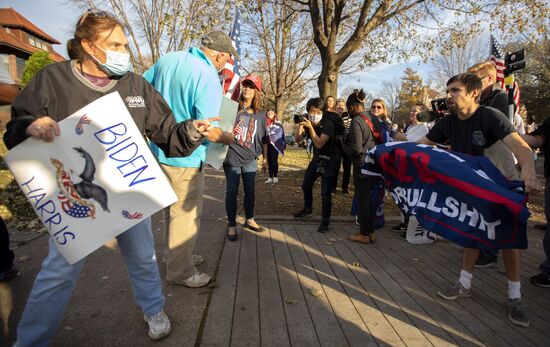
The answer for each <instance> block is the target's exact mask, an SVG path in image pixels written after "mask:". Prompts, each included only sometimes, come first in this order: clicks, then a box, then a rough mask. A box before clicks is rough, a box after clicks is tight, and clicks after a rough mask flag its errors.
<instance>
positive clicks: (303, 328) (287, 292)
mask: <svg viewBox="0 0 550 347" xmlns="http://www.w3.org/2000/svg"><path fill="white" fill-rule="evenodd" d="M283 229H285V228H284V227H283ZM283 231H284V230H283ZM270 235H271V240H272V245H273V253H274V255H275V263H276V265H277V275H278V277H279V285H280V288H281V295H282V297H283V301H284V302H285V305H284V311H285V317H286V322H287V329H288V336H289V338H290V343H291V344H292V345H293V346H319V345H320V344H319V339H318V338H317V334H316V331H315V326H314V325H313V321H312V320H311V316H310V314H309V310H308V307H307V304H306V300H305V298H304V295H303V292H302V287H301V286H300V282H299V281H298V274H297V273H296V270H295V268H294V264H293V263H292V258H291V257H290V252H289V249H288V245H287V244H286V240H285V236H284V234H283V232H282V231H279V230H277V229H270Z"/></svg>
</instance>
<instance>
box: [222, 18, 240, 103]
mask: <svg viewBox="0 0 550 347" xmlns="http://www.w3.org/2000/svg"><path fill="white" fill-rule="evenodd" d="M229 36H230V37H231V40H233V46H235V49H236V50H237V53H239V55H240V54H241V19H240V14H239V9H238V8H237V10H236V11H235V20H234V21H233V29H231V33H230V34H229ZM233 58H234V57H231V58H230V59H229V60H228V61H227V63H225V66H224V67H223V68H222V70H221V71H220V80H221V84H222V89H223V95H224V96H225V97H226V98H228V99H231V100H235V101H237V99H238V98H239V94H240V93H241V84H240V79H241V77H240V75H239V67H240V65H241V63H240V61H239V60H233Z"/></svg>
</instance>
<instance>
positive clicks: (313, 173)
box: [302, 159, 335, 224]
mask: <svg viewBox="0 0 550 347" xmlns="http://www.w3.org/2000/svg"><path fill="white" fill-rule="evenodd" d="M319 166H320V161H319V160H317V159H315V160H312V161H310V162H309V165H308V166H307V169H306V173H305V174H304V180H303V182H302V191H303V192H304V208H305V209H312V208H313V186H314V184H315V181H317V178H318V177H321V202H322V210H323V211H322V213H321V217H322V218H323V223H327V224H328V223H329V221H330V214H331V210H332V184H333V180H334V170H335V164H333V165H327V166H326V167H325V173H324V174H323V175H319V173H318V170H319Z"/></svg>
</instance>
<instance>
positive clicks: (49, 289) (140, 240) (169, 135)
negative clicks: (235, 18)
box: [4, 10, 210, 347]
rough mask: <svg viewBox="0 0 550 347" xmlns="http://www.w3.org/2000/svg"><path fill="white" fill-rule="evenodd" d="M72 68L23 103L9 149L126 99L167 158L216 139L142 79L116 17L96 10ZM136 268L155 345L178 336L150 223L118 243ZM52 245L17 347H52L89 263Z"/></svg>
mask: <svg viewBox="0 0 550 347" xmlns="http://www.w3.org/2000/svg"><path fill="white" fill-rule="evenodd" d="M67 50H68V52H69V56H70V57H71V59H72V60H70V61H66V62H61V63H56V64H52V65H50V66H48V67H46V68H44V69H43V70H41V71H40V72H39V73H38V74H37V75H36V76H35V77H34V78H33V79H32V80H31V81H30V83H29V84H28V86H27V87H26V88H25V89H24V90H23V91H22V92H21V94H20V95H19V96H18V97H17V99H16V100H15V102H14V103H13V106H12V120H11V121H10V122H9V123H8V125H7V131H6V133H5V135H4V142H5V143H6V145H7V146H8V148H12V147H14V146H15V145H17V144H18V143H20V142H22V141H24V140H25V139H26V138H28V137H35V138H37V139H41V140H43V141H46V142H52V141H55V138H56V137H57V136H62V135H63V134H60V128H59V125H58V122H59V121H61V120H63V119H64V118H66V117H68V116H69V115H71V114H73V113H74V112H76V111H78V110H80V109H81V108H83V107H84V106H86V105H88V104H90V103H91V102H93V101H95V100H97V99H99V98H100V97H102V96H104V95H107V94H110V93H113V92H118V93H119V94H120V96H121V97H122V99H123V100H124V102H125V104H126V107H127V109H128V112H129V113H130V115H131V116H132V118H133V120H134V121H135V123H136V125H137V127H138V129H139V131H140V132H141V133H142V134H144V135H146V136H147V137H148V138H149V140H150V141H152V142H154V143H155V144H157V145H158V146H159V147H160V148H162V149H163V150H164V151H165V153H166V154H167V155H172V156H185V155H188V154H189V153H191V152H192V151H193V150H194V149H195V148H196V147H197V146H198V145H199V144H200V143H201V142H202V140H203V138H204V136H206V135H207V134H208V131H209V129H210V124H209V122H208V121H187V122H184V123H179V124H176V122H175V120H174V117H172V115H171V110H170V108H169V107H168V105H167V104H166V103H165V102H164V100H163V98H162V97H161V96H160V95H159V94H158V93H157V92H156V91H155V89H154V88H153V87H152V86H151V85H149V83H147V82H146V81H145V80H144V79H143V78H142V77H141V76H139V75H136V74H134V73H132V72H130V71H129V70H130V68H131V63H130V54H129V50H128V40H127V39H126V36H125V34H124V31H123V25H122V24H121V23H120V22H119V21H118V20H117V19H116V18H115V17H114V16H113V15H112V14H110V13H108V12H104V11H98V10H88V11H87V12H86V13H84V15H82V17H80V19H79V20H78V23H77V25H76V30H75V33H74V38H73V39H71V40H70V41H69V42H68V44H67ZM117 240H118V244H119V246H120V249H121V251H122V255H123V256H124V260H125V262H126V265H127V267H128V273H129V277H130V282H131V284H132V288H133V293H134V298H135V300H136V301H137V303H138V304H139V306H140V307H141V309H142V310H143V313H144V319H145V321H146V322H147V323H148V325H149V337H150V338H151V339H154V340H157V339H161V338H163V337H165V336H168V334H170V330H171V325H170V320H169V319H168V317H167V316H166V314H165V313H164V310H163V307H164V295H163V293H162V288H161V281H160V276H159V269H158V265H157V261H156V257H155V250H154V243H153V235H152V232H151V223H150V219H149V218H147V219H145V220H143V221H142V222H141V223H139V224H137V225H135V226H133V227H131V228H130V229H128V230H127V231H125V232H124V233H122V234H120V235H119V236H117ZM56 242H59V241H56V240H54V239H53V238H50V241H49V254H48V256H47V258H46V259H45V260H44V262H43V264H42V269H41V271H40V273H39V274H38V276H37V277H36V280H35V283H34V286H33V289H32V291H31V293H30V296H29V299H28V301H27V305H26V307H25V310H24V312H23V315H22V317H21V321H20V322H19V326H18V329H17V343H16V345H17V346H20V347H22V346H45V345H48V344H50V343H51V341H52V339H53V337H54V334H55V332H56V330H57V329H58V327H59V324H60V322H61V319H62V318H63V313H64V311H65V307H66V306H67V304H68V302H69V300H70V298H71V295H72V291H73V289H74V287H75V285H76V281H77V279H78V277H79V274H80V272H81V270H82V266H83V265H84V261H83V260H81V261H78V262H76V263H74V264H72V265H71V264H69V263H68V262H67V261H66V260H65V258H64V257H63V256H62V255H61V253H60V252H59V251H58V250H57V248H56V245H55V243H56Z"/></svg>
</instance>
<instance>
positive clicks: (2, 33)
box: [0, 7, 65, 129]
mask: <svg viewBox="0 0 550 347" xmlns="http://www.w3.org/2000/svg"><path fill="white" fill-rule="evenodd" d="M58 44H60V42H59V41H57V40H56V39H54V38H53V37H51V36H50V35H48V34H46V33H45V32H44V31H42V30H41V29H40V28H38V27H37V26H36V25H34V24H33V23H31V22H30V21H29V20H27V19H26V18H25V17H23V16H22V15H21V14H19V13H18V12H17V11H15V10H14V9H13V8H12V7H10V8H0V122H1V123H0V128H2V129H3V128H4V126H5V124H6V121H7V120H9V118H10V108H9V105H10V104H11V102H12V101H13V98H15V96H16V95H17V94H18V93H19V83H20V82H21V77H22V76H23V69H24V68H25V62H26V61H27V59H29V57H30V56H31V54H32V53H34V52H38V51H46V52H48V53H49V54H50V57H51V58H52V59H53V60H54V61H63V60H65V58H64V57H63V56H62V55H60V54H59V53H57V52H56V51H54V50H53V48H52V45H58Z"/></svg>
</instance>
